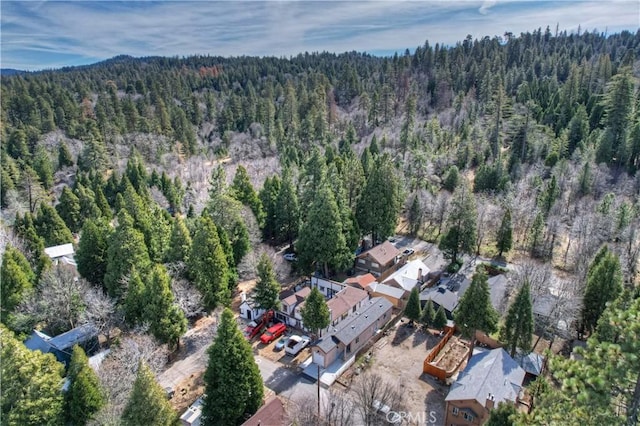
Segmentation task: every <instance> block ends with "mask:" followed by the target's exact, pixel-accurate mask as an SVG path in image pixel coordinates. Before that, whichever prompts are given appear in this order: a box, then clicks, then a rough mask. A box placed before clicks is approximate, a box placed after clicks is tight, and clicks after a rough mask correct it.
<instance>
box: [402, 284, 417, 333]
mask: <svg viewBox="0 0 640 426" xmlns="http://www.w3.org/2000/svg"><path fill="white" fill-rule="evenodd" d="M420 315H421V312H420V293H419V292H418V287H414V288H413V289H411V293H409V300H407V305H406V306H405V307H404V316H405V317H407V318H408V319H409V321H411V323H412V324H413V323H415V322H417V321H418V320H419V319H420Z"/></svg>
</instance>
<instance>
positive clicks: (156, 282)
mask: <svg viewBox="0 0 640 426" xmlns="http://www.w3.org/2000/svg"><path fill="white" fill-rule="evenodd" d="M143 300H144V304H145V308H144V318H145V320H148V321H149V323H150V325H149V331H151V333H152V334H153V335H154V336H155V337H156V339H158V340H159V341H161V342H163V343H167V344H169V346H170V347H172V348H173V347H174V346H178V347H179V346H180V336H182V335H183V334H184V333H185V332H186V331H187V319H186V318H185V316H184V312H182V310H181V309H180V308H179V307H178V306H177V305H176V304H175V303H174V300H173V294H172V293H171V278H169V274H168V273H167V270H166V268H165V267H164V266H163V265H155V266H154V267H153V269H152V270H151V274H150V277H149V280H148V281H147V283H146V285H145V291H144V298H143Z"/></svg>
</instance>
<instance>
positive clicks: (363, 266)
mask: <svg viewBox="0 0 640 426" xmlns="http://www.w3.org/2000/svg"><path fill="white" fill-rule="evenodd" d="M402 259H403V257H402V253H401V252H400V250H398V249H397V248H396V246H394V245H393V244H391V243H390V242H389V241H385V242H384V243H382V244H378V245H377V246H375V247H373V248H372V249H370V250H367V251H365V252H364V253H361V254H359V255H358V257H357V258H356V266H355V268H356V271H361V272H365V273H369V272H370V273H371V274H373V275H374V276H376V277H379V276H381V275H385V273H386V272H387V271H389V270H394V269H395V268H394V267H396V264H399V263H400V262H402Z"/></svg>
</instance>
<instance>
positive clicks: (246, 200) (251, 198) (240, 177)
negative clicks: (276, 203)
mask: <svg viewBox="0 0 640 426" xmlns="http://www.w3.org/2000/svg"><path fill="white" fill-rule="evenodd" d="M231 193H232V194H233V196H234V197H235V198H236V199H237V200H238V201H240V202H241V203H242V204H245V205H247V206H249V207H250V208H251V211H252V212H253V214H254V216H255V217H256V220H257V221H258V225H259V226H260V227H262V226H263V225H264V219H265V212H264V209H263V208H262V201H260V198H259V197H258V194H257V193H256V191H255V189H254V188H253V185H251V180H250V179H249V174H248V173H247V169H245V168H244V166H242V165H239V166H238V168H237V169H236V175H235V176H234V177H233V184H232V185H231Z"/></svg>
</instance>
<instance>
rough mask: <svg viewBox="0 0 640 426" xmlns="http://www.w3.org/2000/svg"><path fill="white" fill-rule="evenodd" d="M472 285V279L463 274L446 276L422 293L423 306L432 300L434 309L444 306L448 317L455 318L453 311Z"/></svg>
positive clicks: (421, 301)
mask: <svg viewBox="0 0 640 426" xmlns="http://www.w3.org/2000/svg"><path fill="white" fill-rule="evenodd" d="M469 285H471V281H470V280H469V279H468V278H466V277H465V276H464V275H462V274H456V275H454V276H452V277H445V278H443V279H441V280H440V283H439V285H438V286H437V287H429V288H426V289H424V290H423V291H422V292H421V293H420V303H421V304H422V306H424V304H425V303H426V302H427V301H428V300H430V301H431V302H433V307H434V309H436V310H437V309H438V308H439V307H440V306H442V307H443V309H444V313H445V314H446V316H447V318H448V319H453V311H454V310H455V308H456V307H457V306H458V303H459V302H460V299H461V298H462V296H463V295H464V293H465V292H466V291H467V289H468V288H469Z"/></svg>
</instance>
